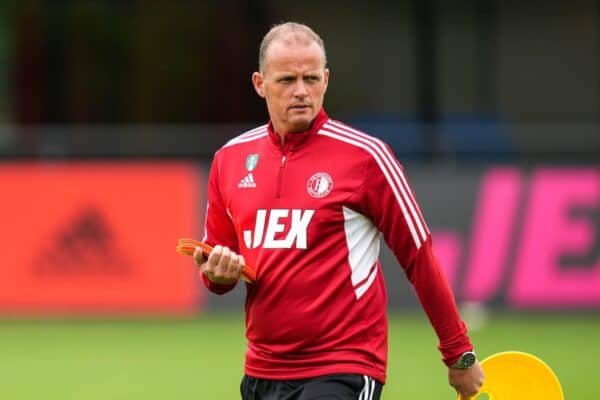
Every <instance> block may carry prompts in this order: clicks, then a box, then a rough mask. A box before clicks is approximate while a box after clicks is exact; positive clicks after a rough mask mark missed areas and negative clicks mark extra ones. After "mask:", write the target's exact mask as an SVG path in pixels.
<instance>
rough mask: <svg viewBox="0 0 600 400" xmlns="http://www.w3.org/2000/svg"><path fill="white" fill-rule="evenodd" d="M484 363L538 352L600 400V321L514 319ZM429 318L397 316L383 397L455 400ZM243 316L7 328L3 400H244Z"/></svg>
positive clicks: (1, 345) (570, 383) (572, 388)
mask: <svg viewBox="0 0 600 400" xmlns="http://www.w3.org/2000/svg"><path fill="white" fill-rule="evenodd" d="M471 336H472V338H473V340H474V341H475V343H476V345H477V350H478V353H479V355H480V356H482V357H485V356H488V355H490V354H493V353H496V352H499V351H505V350H521V351H526V352H529V353H533V354H535V355H537V356H538V357H540V358H542V359H543V360H545V361H546V362H547V363H548V364H549V365H550V366H551V367H552V368H553V369H554V371H555V372H556V374H557V375H558V377H559V379H560V380H561V383H562V386H563V390H564V392H565V398H566V399H596V398H600V379H599V375H598V361H599V360H600V316H598V315H595V316H594V315H592V314H585V315H583V314H578V315H567V314H557V315H555V314H542V315H540V314H505V315H496V316H492V317H491V319H490V321H489V322H488V324H487V325H485V326H484V327H483V328H481V329H480V330H477V331H474V332H472V334H471ZM436 343H437V342H436V340H435V337H434V334H433V332H432V330H431V328H430V326H429V324H428V323H427V321H426V320H425V318H424V317H423V316H422V315H421V314H393V315H392V316H391V317H390V358H389V371H388V383H387V385H386V386H385V388H384V392H383V396H382V398H383V399H387V400H392V399H400V398H406V399H413V398H415V399H420V400H429V399H432V400H433V399H436V400H440V399H455V398H456V396H455V394H454V392H453V390H452V389H451V388H450V387H449V386H448V385H447V376H446V370H445V368H444V367H443V365H442V364H441V363H440V361H439V353H438V352H437V349H436ZM244 346H245V341H244V336H243V315H241V314H228V315H216V314H211V315H207V316H201V317H198V318H197V319H191V320H169V319H167V320H164V319H161V320H156V319H153V320H135V321H132V320H128V321H113V320H111V321H107V320H95V321H89V320H86V321H82V320H68V321H59V320H49V321H48V320H47V321H23V320H6V319H5V320H2V321H0V360H1V362H0V399H19V400H27V399H32V400H33V399H36V400H37V399H44V400H54V399H55V400H69V399H77V400H97V399H98V400H99V399H103V400H105V399H111V400H120V399H123V400H125V399H127V400H132V399H141V400H155V399H156V400H159V399H160V400H164V399H178V400H185V399H189V400H192V399H193V400H198V399H202V400H205V399H218V400H227V399H239V391H238V387H239V381H240V377H241V374H242V363H243V352H244Z"/></svg>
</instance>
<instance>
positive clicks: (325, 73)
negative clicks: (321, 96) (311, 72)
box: [323, 68, 329, 91]
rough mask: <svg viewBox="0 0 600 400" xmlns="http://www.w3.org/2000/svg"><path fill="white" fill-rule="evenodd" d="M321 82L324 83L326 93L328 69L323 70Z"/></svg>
mask: <svg viewBox="0 0 600 400" xmlns="http://www.w3.org/2000/svg"><path fill="white" fill-rule="evenodd" d="M323 81H324V82H325V91H327V86H328V85H329V68H325V71H324V73H323Z"/></svg>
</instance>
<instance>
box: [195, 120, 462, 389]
mask: <svg viewBox="0 0 600 400" xmlns="http://www.w3.org/2000/svg"><path fill="white" fill-rule="evenodd" d="M381 235H383V238H384V239H385V241H386V243H387V244H388V246H389V247H390V248H391V249H392V250H393V252H394V254H395V255H396V258H397V259H398V262H399V263H400V265H401V266H402V268H403V269H404V271H405V272H406V275H407V277H408V279H409V280H410V282H411V283H412V285H413V286H414V288H415V290H416V293H417V295H418V297H419V300H420V301H421V304H422V305H423V308H424V310H425V312H426V314H427V316H428V317H429V320H430V321H431V323H432V325H433V327H434V329H435V331H436V333H437V335H438V337H439V340H440V344H439V349H440V351H441V352H442V355H443V360H444V362H445V363H446V364H447V365H450V364H451V363H453V362H454V361H455V360H456V359H458V357H459V356H460V355H461V354H462V353H463V352H465V351H467V350H471V349H472V346H471V343H470V341H469V338H468V336H467V333H466V327H465V324H464V323H463V322H462V321H461V320H460V317H459V315H458V312H457V308H456V304H455V301H454V297H453V295H452V292H451V290H450V288H449V286H448V283H447V280H446V278H445V276H444V273H443V271H442V270H441V268H440V266H439V264H438V261H437V259H436V258H435V256H434V254H433V252H432V248H431V235H430V233H429V230H428V228H427V225H426V224H425V222H424V220H423V217H422V215H421V212H420V210H419V207H418V206H417V203H416V201H415V196H414V193H413V192H412V190H411V189H410V187H409V184H408V181H407V179H406V177H405V175H404V172H403V169H402V166H401V165H400V164H399V163H398V161H397V160H396V158H395V157H394V155H393V152H392V151H391V150H390V148H389V147H388V146H387V145H386V144H384V143H383V142H382V141H380V140H379V139H376V138H373V137H371V136H369V135H367V134H365V133H362V132H360V131H357V130H355V129H353V128H351V127H349V126H347V125H345V124H343V123H341V122H338V121H334V120H331V119H329V117H328V116H327V114H326V113H325V111H324V110H321V111H320V112H319V114H318V115H317V117H316V118H315V120H314V122H313V125H312V128H311V129H310V130H309V131H306V132H302V133H294V134H291V133H288V134H286V136H285V145H284V146H282V145H281V140H280V137H279V135H278V134H277V133H276V132H274V131H273V127H272V124H268V125H264V126H260V127H258V128H256V129H253V130H251V131H248V132H246V133H244V134H242V135H240V136H238V137H236V138H235V139H232V140H231V141H229V142H228V143H227V144H226V145H225V146H223V148H221V149H220V150H219V151H217V153H216V154H215V157H214V160H213V163H212V167H211V171H210V177H209V188H208V206H207V215H206V237H205V238H204V240H205V241H206V242H208V243H209V244H211V245H216V244H220V245H223V246H227V247H229V248H230V249H232V250H233V251H235V252H237V253H240V254H242V255H243V256H244V258H245V260H246V262H247V263H248V265H250V266H252V267H254V268H255V269H256V272H257V281H256V282H255V283H254V284H247V285H246V288H247V297H246V337H247V339H248V349H247V352H246V366H245V373H246V374H248V375H250V376H254V377H257V378H266V379H302V378H309V377H314V376H318V375H324V374H333V373H357V374H364V375H369V376H371V377H373V378H375V379H377V380H378V381H380V382H382V383H385V379H386V364H387V335H388V332H387V317H386V290H385V285H384V279H383V275H382V272H381V265H380V263H379V260H378V254H379V242H380V240H379V239H380V237H381ZM202 278H203V281H204V283H205V285H206V286H207V287H208V288H209V289H210V290H211V291H213V292H215V293H218V294H222V293H225V292H227V291H229V290H231V289H232V288H233V286H222V285H215V284H212V283H211V282H210V281H208V279H207V278H206V277H205V276H204V275H203V276H202Z"/></svg>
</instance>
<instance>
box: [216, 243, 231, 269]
mask: <svg viewBox="0 0 600 400" xmlns="http://www.w3.org/2000/svg"><path fill="white" fill-rule="evenodd" d="M230 261H231V250H229V248H228V247H223V251H222V252H221V257H220V258H219V262H218V263H217V265H216V267H215V275H217V276H226V275H227V269H228V267H229V262H230Z"/></svg>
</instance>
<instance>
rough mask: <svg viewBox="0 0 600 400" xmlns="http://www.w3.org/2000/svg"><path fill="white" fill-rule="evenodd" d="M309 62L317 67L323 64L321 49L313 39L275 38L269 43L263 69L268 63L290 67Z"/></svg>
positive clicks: (323, 56)
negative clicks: (285, 39)
mask: <svg viewBox="0 0 600 400" xmlns="http://www.w3.org/2000/svg"><path fill="white" fill-rule="evenodd" d="M310 64H313V65H314V64H316V65H317V66H318V68H322V67H324V64H325V55H324V54H323V50H322V49H321V47H320V46H319V45H318V44H317V43H316V42H314V41H284V40H276V41H273V42H272V43H271V45H270V46H269V49H268V51H267V54H266V56H265V69H268V66H269V65H272V66H277V67H282V66H289V67H291V66H294V65H297V66H300V65H306V66H308V65H310Z"/></svg>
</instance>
